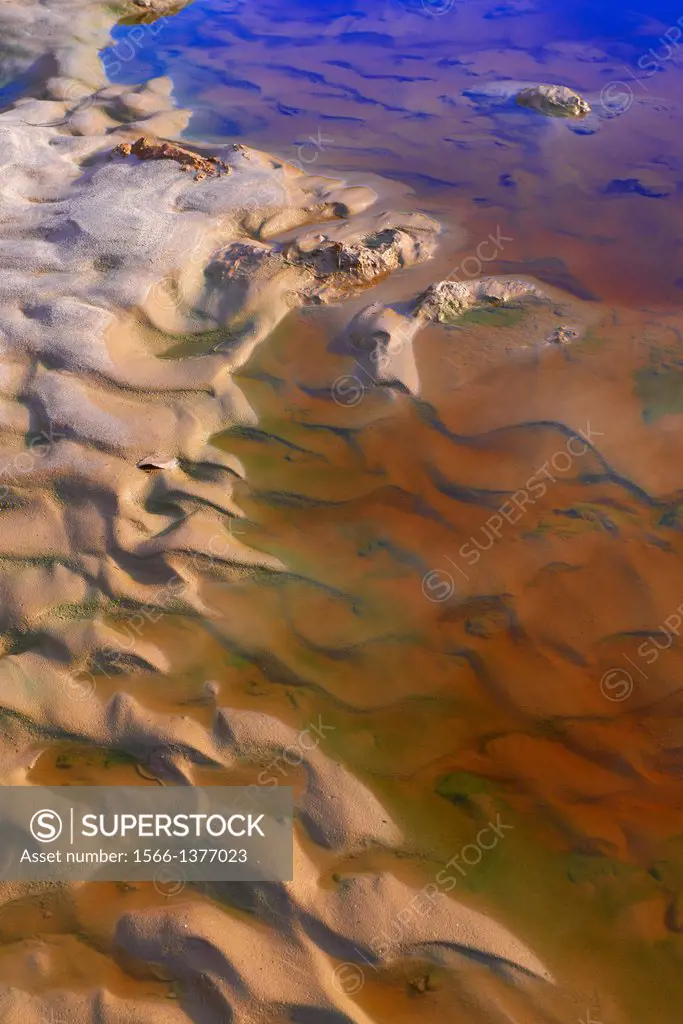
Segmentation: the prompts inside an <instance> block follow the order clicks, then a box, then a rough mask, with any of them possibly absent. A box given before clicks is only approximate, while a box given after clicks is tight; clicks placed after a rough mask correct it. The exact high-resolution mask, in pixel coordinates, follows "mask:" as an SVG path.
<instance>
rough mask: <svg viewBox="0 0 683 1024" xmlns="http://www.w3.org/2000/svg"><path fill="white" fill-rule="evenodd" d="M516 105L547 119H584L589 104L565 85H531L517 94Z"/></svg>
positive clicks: (588, 109) (588, 110)
mask: <svg viewBox="0 0 683 1024" xmlns="http://www.w3.org/2000/svg"><path fill="white" fill-rule="evenodd" d="M517 104H518V105H519V106H520V107H529V108H530V109H531V110H537V111H538V112H539V113H540V114H545V115H546V116H547V117H585V115H586V114H590V111H591V108H590V104H588V103H587V102H586V100H584V99H583V97H582V96H579V94H578V92H574V90H573V89H568V88H567V87H566V86H565V85H532V86H529V87H528V88H526V89H522V90H521V92H518V93H517Z"/></svg>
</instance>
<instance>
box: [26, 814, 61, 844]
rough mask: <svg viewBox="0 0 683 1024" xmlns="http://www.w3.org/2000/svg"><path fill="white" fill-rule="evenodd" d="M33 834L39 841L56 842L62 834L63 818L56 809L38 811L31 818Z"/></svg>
mask: <svg viewBox="0 0 683 1024" xmlns="http://www.w3.org/2000/svg"><path fill="white" fill-rule="evenodd" d="M29 827H30V829H31V835H32V836H33V838H34V839H37V840H38V842H39V843H54V841H55V839H59V837H60V835H61V834H62V827H63V826H62V819H61V818H60V817H59V815H58V814H57V812H56V811H50V810H42V811H36V813H35V814H34V815H33V817H32V818H31V824H30V826H29Z"/></svg>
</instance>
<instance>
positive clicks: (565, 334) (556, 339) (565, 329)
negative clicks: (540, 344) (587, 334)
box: [548, 324, 579, 345]
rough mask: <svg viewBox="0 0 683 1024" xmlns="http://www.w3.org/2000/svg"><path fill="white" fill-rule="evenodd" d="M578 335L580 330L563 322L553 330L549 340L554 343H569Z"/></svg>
mask: <svg viewBox="0 0 683 1024" xmlns="http://www.w3.org/2000/svg"><path fill="white" fill-rule="evenodd" d="M578 336H579V332H578V331H577V330H575V329H574V328H573V327H569V326H568V325H567V324H562V325H561V326H560V327H557V328H556V329H555V330H554V331H553V333H552V334H551V335H550V337H549V338H548V341H549V342H551V344H553V345H568V344H569V343H570V341H574V339H575V338H578Z"/></svg>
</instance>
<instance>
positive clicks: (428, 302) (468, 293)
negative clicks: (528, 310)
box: [415, 277, 547, 324]
mask: <svg viewBox="0 0 683 1024" xmlns="http://www.w3.org/2000/svg"><path fill="white" fill-rule="evenodd" d="M544 301H547V297H546V296H545V295H544V293H543V292H542V291H541V290H540V288H537V287H536V285H534V284H530V283H529V282H528V281H521V280H515V279H514V278H513V279H506V278H495V277H481V278H477V279H476V280H473V281H439V282H438V283H437V284H433V285H430V287H429V288H428V289H427V290H426V291H425V292H423V293H422V295H420V296H419V298H418V300H417V303H416V306H415V313H416V315H417V316H418V317H419V318H420V319H423V320H435V321H437V322H438V323H441V324H449V323H453V322H454V321H456V320H457V319H458V318H459V317H461V316H463V315H464V314H465V313H469V312H471V311H472V310H476V309H491V308H494V307H496V306H520V305H522V304H528V303H530V302H544Z"/></svg>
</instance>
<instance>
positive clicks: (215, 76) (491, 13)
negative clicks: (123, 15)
mask: <svg viewBox="0 0 683 1024" xmlns="http://www.w3.org/2000/svg"><path fill="white" fill-rule="evenodd" d="M434 12H439V13H434ZM678 17H680V11H677V10H676V9H675V6H674V5H673V4H668V3H664V2H662V3H659V2H655V3H648V4H642V5H641V7H640V9H638V8H637V7H636V8H628V9H625V8H623V7H622V5H620V4H617V3H606V4H601V5H597V7H596V5H591V4H586V3H582V2H576V0H571V2H569V3H565V4H562V5H561V7H560V8H559V9H558V5H557V4H554V3H551V2H545V3H544V2H543V0H539V2H535V0H528V2H527V0H511V2H503V3H499V4H496V3H487V2H483V3H482V2H476V0H472V2H470V0H455V2H452V0H438V3H437V2H434V3H430V0H424V2H421V0H390V2H388V3H379V4H374V3H370V2H365V3H363V2H357V3H350V2H349V3H347V2H334V3H322V4H320V3H300V2H295V3H287V4H284V5H283V4H279V3H274V2H263V0H260V2H250V3H246V2H243V0H232V2H224V0H198V2H197V3H193V4H192V5H191V6H190V7H188V8H187V9H186V10H184V11H182V12H181V13H179V14H178V15H177V16H176V17H174V18H173V19H172V20H170V21H168V22H166V23H165V24H164V26H163V28H159V29H158V30H157V31H156V33H155V35H152V34H151V32H150V31H149V29H148V31H147V32H146V34H144V35H142V37H138V36H135V37H132V38H131V29H130V26H120V27H119V28H118V30H117V32H116V33H115V39H116V43H115V45H114V46H113V47H112V48H110V50H109V51H105V53H104V55H103V58H104V62H105V67H107V69H108V72H109V77H110V78H111V80H112V81H116V82H139V81H144V80H145V79H146V78H148V77H149V76H150V75H154V74H165V73H170V74H171V75H172V76H173V80H174V84H175V94H176V96H177V97H178V100H179V102H180V103H181V104H182V105H183V106H188V107H190V108H191V109H192V110H193V111H194V116H193V118H192V120H191V123H190V126H189V129H188V132H187V135H188V136H189V137H195V138H210V139H214V140H224V139H226V138H229V139H230V140H233V139H235V138H239V139H241V140H243V141H245V142H247V143H249V144H252V145H256V146H262V147H263V148H265V149H271V150H277V152H279V153H281V154H282V155H284V156H286V157H287V158H289V159H290V160H293V161H295V162H298V163H300V164H301V165H302V166H303V167H304V169H305V170H306V171H308V172H309V173H311V172H314V171H317V170H321V171H324V170H332V171H334V172H335V173H336V172H341V171H344V172H348V171H352V172H356V173H359V174H361V175H363V174H365V175H366V176H368V175H372V174H381V175H383V176H387V177H390V178H393V179H395V180H397V181H399V182H401V183H403V184H407V185H409V186H410V188H411V189H412V190H414V193H415V197H416V198H415V200H413V202H415V203H416V205H417V207H418V208H421V209H425V210H429V211H433V212H434V213H435V215H436V216H437V217H438V218H439V219H440V220H441V221H442V223H444V224H445V226H446V227H447V228H451V229H454V228H455V227H456V226H458V225H461V224H464V225H465V226H466V227H467V228H468V230H469V235H470V246H471V249H473V250H475V249H476V245H477V244H478V243H479V242H480V240H481V239H485V238H486V237H487V236H488V233H489V231H490V230H491V229H492V228H493V229H494V230H495V229H496V228H497V227H500V229H501V230H502V232H503V234H504V235H505V236H506V237H507V238H511V239H512V240H511V241H508V242H506V243H505V250H504V259H505V262H506V263H513V264H519V263H526V264H531V263H533V264H534V267H538V262H537V261H555V260H561V261H562V262H563V266H562V267H554V268H551V273H552V274H553V276H554V277H557V276H558V275H562V274H564V275H565V276H566V275H571V277H573V278H575V279H576V282H577V287H580V288H581V290H582V292H583V293H585V294H586V295H587V296H589V295H591V294H592V295H594V296H597V297H599V298H602V299H604V300H605V301H609V302H612V301H625V302H627V304H629V305H630V304H632V303H636V304H639V305H646V304H648V303H659V302H674V303H675V302H676V301H677V300H678V299H679V297H680V286H681V274H682V269H681V253H680V238H681V233H682V232H681V228H682V227H683V225H682V224H681V222H680V219H679V218H680V211H681V204H680V201H679V199H678V197H679V196H680V177H681V174H680V168H681V142H680V133H679V131H678V124H679V122H678V110H677V99H678V97H679V96H680V91H681V75H682V74H683V62H682V60H681V56H682V55H683V49H682V48H680V47H676V46H671V45H669V44H668V43H667V41H666V38H664V41H662V37H665V35H666V33H667V31H668V32H669V33H670V34H669V39H671V40H674V41H675V39H676V32H677V31H678V30H679V28H678V26H677V23H676V18H678ZM639 62H640V65H639ZM653 69H654V70H653ZM500 79H523V80H530V81H549V82H555V81H557V82H562V83H564V84H567V85H569V86H571V87H573V88H576V89H578V90H579V91H580V92H582V93H583V94H586V95H590V97H591V99H594V101H595V104H594V105H595V108H596V110H598V111H600V112H601V114H602V115H603V120H601V121H600V123H599V130H598V131H596V132H595V134H575V133H574V132H573V131H570V130H568V128H567V125H566V124H565V123H557V122H552V121H548V120H546V119H543V118H538V117H536V116H535V115H534V114H533V113H530V112H528V111H524V110H518V111H510V110H506V111H504V112H495V111H491V110H486V109H485V108H484V109H482V108H480V107H478V106H477V104H476V103H475V102H474V101H473V100H471V99H468V98H466V97H464V96H463V95H462V93H463V91H464V90H468V89H473V88H476V87H478V86H481V85H483V84H485V83H488V82H490V81H492V80H495V81H498V80H500ZM578 127H579V130H580V131H583V130H586V129H585V126H581V125H579V126H578ZM592 128H593V126H591V128H590V130H591V131H592ZM634 178H636V179H641V180H642V181H645V182H647V183H649V184H650V186H651V190H652V191H653V192H654V193H655V196H650V197H648V196H644V195H642V194H638V193H637V192H629V191H620V189H619V186H616V187H615V186H614V185H611V183H613V182H614V181H615V179H616V180H617V181H621V182H624V181H627V182H628V181H629V180H631V179H634ZM370 180H371V179H370ZM628 187H629V186H628V185H627V186H622V189H628ZM660 193H669V194H668V195H666V196H665V195H660ZM453 249H455V246H454V247H453ZM442 250H443V252H444V255H447V256H450V255H453V260H454V262H460V261H462V259H463V258H466V256H467V255H469V254H470V253H469V252H467V251H466V252H461V250H460V249H459V248H458V249H457V250H456V251H458V252H460V256H459V259H456V257H455V253H454V252H453V253H451V252H449V239H448V238H446V239H445V240H444V244H443V245H442ZM468 266H469V267H470V268H472V267H474V264H473V263H472V264H470V265H466V266H465V271H464V275H466V274H467V273H468ZM494 269H495V268H494ZM506 269H507V268H506ZM471 272H472V269H470V270H469V273H471Z"/></svg>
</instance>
